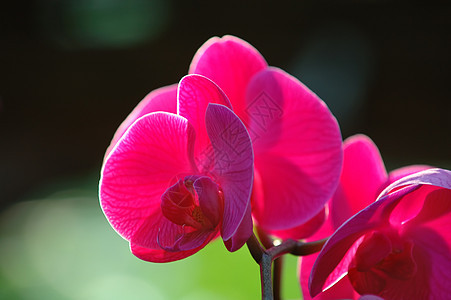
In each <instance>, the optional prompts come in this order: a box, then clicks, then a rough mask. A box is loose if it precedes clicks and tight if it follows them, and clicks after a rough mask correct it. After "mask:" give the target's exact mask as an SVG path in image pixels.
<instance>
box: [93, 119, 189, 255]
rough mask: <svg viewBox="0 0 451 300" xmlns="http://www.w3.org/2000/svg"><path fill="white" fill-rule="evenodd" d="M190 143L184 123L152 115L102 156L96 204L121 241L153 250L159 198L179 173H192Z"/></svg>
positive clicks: (186, 126)
mask: <svg viewBox="0 0 451 300" xmlns="http://www.w3.org/2000/svg"><path fill="white" fill-rule="evenodd" d="M193 139H194V132H193V129H192V128H191V127H190V125H189V123H188V121H187V120H186V119H184V118H182V117H180V116H177V115H174V114H170V113H151V114H148V115H146V116H144V117H142V118H140V119H138V120H137V121H136V122H135V123H134V125H133V126H131V127H130V128H129V129H128V130H127V131H126V133H125V134H124V135H123V137H122V138H121V139H120V140H119V142H118V143H117V144H116V146H115V147H114V148H113V150H112V151H111V153H110V155H109V156H108V157H107V158H106V160H105V163H104V166H103V169H102V176H101V179H100V203H101V206H102V209H103V211H104V213H105V215H106V217H107V218H108V220H109V222H110V223H111V225H112V226H113V228H114V229H115V230H116V231H117V232H118V233H119V234H120V235H121V236H123V237H124V238H125V239H127V240H129V241H131V242H133V243H135V244H138V245H140V246H143V247H149V248H154V247H155V246H156V235H157V232H158V230H159V226H160V225H159V222H160V221H161V220H163V219H165V218H164V217H163V215H162V212H161V207H160V203H161V196H162V195H163V193H164V192H165V191H166V189H167V188H168V187H169V186H170V185H171V184H172V183H174V182H176V180H177V179H178V178H177V177H179V176H181V174H186V173H191V172H192V167H191V162H190V154H189V153H190V149H192V140H193Z"/></svg>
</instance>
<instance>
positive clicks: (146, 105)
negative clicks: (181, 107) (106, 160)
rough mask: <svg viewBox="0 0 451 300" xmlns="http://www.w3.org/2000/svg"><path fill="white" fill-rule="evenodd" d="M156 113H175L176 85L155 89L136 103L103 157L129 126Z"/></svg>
mask: <svg viewBox="0 0 451 300" xmlns="http://www.w3.org/2000/svg"><path fill="white" fill-rule="evenodd" d="M157 111H164V112H169V113H173V114H175V113H176V112H177V84H173V85H169V86H165V87H162V88H159V89H156V90H154V91H152V92H150V93H149V94H147V96H146V97H144V99H143V100H141V102H139V103H138V105H137V106H136V107H135V108H134V109H133V111H132V112H131V113H130V114H129V115H128V117H127V118H126V119H125V120H124V121H123V122H122V124H121V125H120V126H119V128H118V129H117V131H116V133H115V134H114V137H113V140H112V141H111V144H110V147H109V148H108V149H107V151H106V154H105V157H107V156H108V153H110V151H111V149H113V147H114V145H115V144H116V143H117V141H119V139H120V138H121V137H122V135H123V134H124V133H125V131H126V130H127V129H128V128H129V127H130V125H132V124H133V123H134V122H135V121H136V120H138V119H139V118H141V117H142V116H144V115H147V114H149V113H152V112H157Z"/></svg>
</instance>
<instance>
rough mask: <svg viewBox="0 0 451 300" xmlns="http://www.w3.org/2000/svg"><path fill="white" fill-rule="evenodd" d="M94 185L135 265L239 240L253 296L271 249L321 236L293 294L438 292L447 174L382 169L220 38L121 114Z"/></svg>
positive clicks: (450, 243) (449, 190)
mask: <svg viewBox="0 0 451 300" xmlns="http://www.w3.org/2000/svg"><path fill="white" fill-rule="evenodd" d="M99 194H100V203H101V207H102V209H103V212H104V214H105V216H106V217H107V219H108V221H109V222H110V224H111V226H112V227H113V228H114V229H115V230H116V231H117V232H118V233H119V234H120V235H121V236H122V237H123V238H124V239H126V240H127V241H128V242H129V243H130V248H131V252H132V253H133V254H134V255H135V256H137V257H138V258H140V259H142V260H145V261H150V262H170V261H175V260H180V259H183V258H186V257H188V256H190V255H193V254H195V253H196V252H198V251H199V250H201V249H202V248H203V247H205V246H206V245H207V244H208V243H209V242H211V241H212V240H214V239H216V238H218V237H219V236H220V237H221V238H222V240H223V242H224V245H225V246H226V248H227V249H228V250H229V251H231V252H233V251H236V250H238V249H240V248H241V247H242V246H244V245H245V244H247V245H248V247H249V250H250V252H251V254H252V257H253V258H254V259H255V260H256V262H257V263H259V264H260V267H261V270H262V297H263V298H265V299H272V296H273V295H272V288H271V287H268V285H272V282H271V281H270V282H269V283H268V280H267V278H268V276H263V274H267V273H265V272H269V273H270V272H271V265H272V261H273V260H274V259H275V258H276V257H277V256H279V255H283V254H287V253H291V254H295V255H306V254H311V253H314V252H316V251H319V250H320V249H321V247H322V246H323V244H324V241H326V240H327V242H326V243H325V245H324V246H323V247H322V250H321V252H320V253H319V254H312V255H307V256H304V257H302V258H300V260H301V262H300V264H299V274H300V276H299V278H300V285H301V287H302V290H303V295H304V298H305V299H309V298H310V297H311V298H312V299H313V298H314V299H342V298H347V299H359V298H361V299H381V298H382V299H435V298H437V299H446V298H450V297H451V296H450V295H451V289H450V288H449V285H448V284H447V282H448V281H449V280H451V273H450V271H449V270H451V252H450V247H451V233H449V232H450V231H449V230H448V227H449V224H450V223H451V172H450V171H447V170H442V169H432V168H431V167H428V166H411V167H407V168H402V169H400V170H396V171H393V172H391V173H389V174H387V172H386V171H385V167H384V165H383V162H382V159H381V157H380V155H379V152H378V150H377V148H376V146H375V145H374V143H373V142H372V141H371V140H370V139H369V138H368V137H366V136H363V135H357V136H354V137H351V138H349V139H347V140H345V141H344V143H343V142H342V138H341V134H340V130H339V126H338V123H337V121H336V119H335V118H334V116H333V115H332V113H331V112H330V111H329V109H328V108H327V106H326V105H325V104H324V102H323V101H322V100H321V99H319V98H318V97H317V96H316V95H315V94H314V93H313V92H312V91H310V90H309V89H308V88H307V87H306V86H304V85H303V84H302V83H301V82H300V81H298V80H297V79H296V78H294V77H292V76H291V75H289V74H288V73H286V72H285V71H283V70H281V69H278V68H275V67H270V66H268V64H267V63H266V61H265V59H264V58H263V56H262V55H261V54H260V53H259V52H258V51H257V50H256V49H255V48H253V47H252V46H251V45H250V44H248V43H247V42H245V41H243V40H241V39H239V38H236V37H233V36H224V37H222V38H216V37H215V38H211V39H210V40H208V41H207V42H206V43H205V44H204V45H202V46H201V47H200V49H199V50H198V51H197V53H196V54H195V55H194V58H193V60H192V62H191V65H190V67H189V72H188V75H186V76H185V77H183V78H182V79H181V80H180V82H179V83H178V84H174V85H170V86H166V87H162V88H160V89H157V90H154V91H152V92H151V93H149V94H148V95H147V96H146V97H145V98H144V99H143V100H142V101H141V102H140V103H139V104H138V105H137V107H136V108H135V109H134V110H133V111H132V112H131V114H130V115H129V116H128V117H127V118H126V119H125V121H124V122H123V123H122V124H121V126H120V127H119V129H118V130H117V132H116V134H115V136H114V137H113V140H112V142H111V145H110V147H109V148H108V149H107V152H106V155H105V159H104V164H103V168H102V173H101V179H100V191H99ZM254 229H255V231H256V232H257V233H258V237H259V239H260V240H257V238H256V237H255V235H254ZM276 239H277V241H278V242H279V243H280V245H278V246H275V245H274V244H275V243H274V241H275V240H276ZM301 239H302V240H301ZM318 240H321V241H320V242H318ZM318 245H319V248H318ZM315 247H316V248H318V249H316V248H315ZM315 249H316V250H315ZM264 257H266V258H268V257H269V265H268V263H265V261H268V259H264ZM269 278H271V276H269ZM268 291H269V292H268Z"/></svg>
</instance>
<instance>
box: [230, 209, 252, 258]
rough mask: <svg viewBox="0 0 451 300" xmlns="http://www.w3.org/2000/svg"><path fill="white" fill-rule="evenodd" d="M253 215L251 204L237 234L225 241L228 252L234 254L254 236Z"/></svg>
mask: <svg viewBox="0 0 451 300" xmlns="http://www.w3.org/2000/svg"><path fill="white" fill-rule="evenodd" d="M252 229H253V224H252V215H251V203H250V202H249V203H248V205H247V208H246V212H245V214H244V218H243V220H242V221H241V224H240V225H239V227H238V229H237V230H236V232H235V234H234V235H232V237H231V238H230V239H228V240H224V245H225V246H226V248H227V250H229V251H230V252H234V251H236V250H238V249H240V248H241V247H243V246H244V244H245V243H246V241H247V240H248V239H249V237H250V236H251V235H252V232H253V230H252Z"/></svg>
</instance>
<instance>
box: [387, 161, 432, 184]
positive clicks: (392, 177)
mask: <svg viewBox="0 0 451 300" xmlns="http://www.w3.org/2000/svg"><path fill="white" fill-rule="evenodd" d="M428 169H432V167H431V166H427V165H412V166H407V167H403V168H399V169H396V170H393V171H391V172H390V173H389V174H388V181H387V183H386V186H388V185H390V184H392V183H393V182H395V181H397V180H399V179H401V178H403V177H406V176H408V175H412V174H414V173H417V172H420V171H424V170H428Z"/></svg>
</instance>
